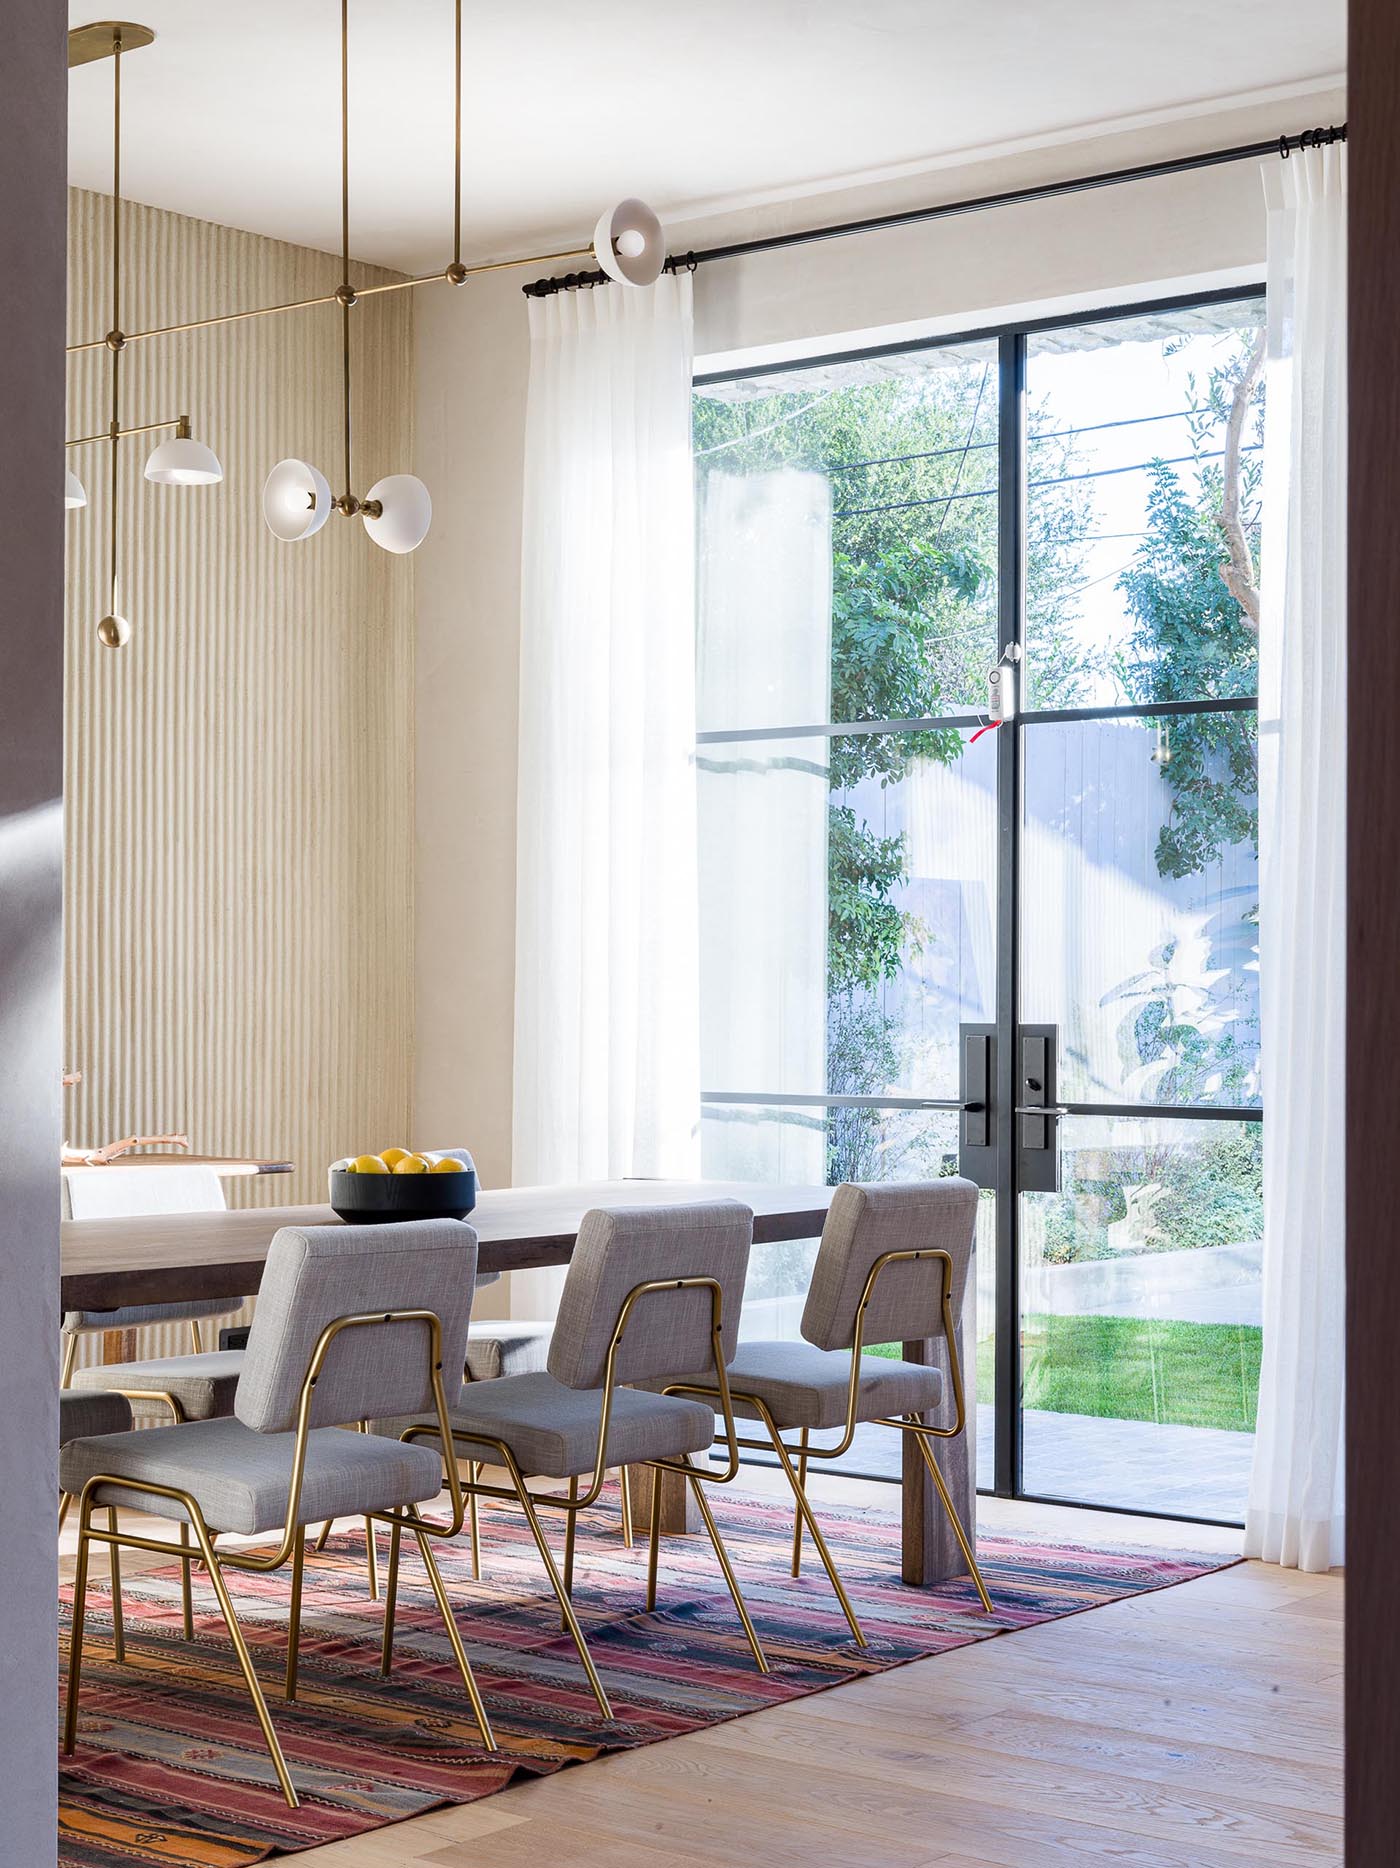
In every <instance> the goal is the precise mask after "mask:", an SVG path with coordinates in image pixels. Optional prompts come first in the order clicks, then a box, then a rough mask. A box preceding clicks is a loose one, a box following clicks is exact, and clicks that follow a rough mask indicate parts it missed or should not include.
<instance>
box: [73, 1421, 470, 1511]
mask: <svg viewBox="0 0 1400 1868" xmlns="http://www.w3.org/2000/svg"><path fill="white" fill-rule="evenodd" d="M295 1444H296V1435H295V1434H292V1433H255V1432H254V1431H253V1429H252V1428H251V1427H245V1426H244V1425H243V1423H242V1421H240V1420H202V1421H188V1422H186V1423H184V1424H183V1425H181V1426H177V1427H147V1428H144V1429H140V1430H135V1431H133V1432H131V1433H119V1434H108V1435H106V1436H104V1437H103V1438H101V1439H87V1440H74V1441H73V1442H72V1444H71V1445H69V1446H66V1447H65V1448H64V1449H63V1451H62V1453H61V1454H60V1455H59V1484H60V1486H61V1487H62V1489H63V1490H64V1491H65V1492H74V1493H77V1492H81V1491H82V1489H83V1487H84V1486H85V1485H86V1484H87V1482H88V1480H89V1479H91V1478H92V1477H93V1475H94V1474H96V1473H110V1474H111V1475H112V1476H113V1478H114V1479H120V1480H123V1481H126V1482H127V1483H122V1484H112V1485H104V1486H102V1487H101V1488H100V1490H99V1493H98V1498H97V1502H98V1503H99V1504H103V1505H121V1506H124V1507H125V1506H130V1507H132V1508H133V1509H135V1510H138V1511H151V1512H154V1513H155V1514H156V1516H157V1517H161V1518H173V1519H175V1520H176V1521H177V1522H178V1521H179V1520H180V1519H182V1518H186V1517H188V1515H189V1514H188V1512H186V1511H185V1509H184V1508H183V1506H181V1505H179V1504H177V1503H176V1502H175V1501H174V1500H173V1499H168V1498H161V1497H159V1496H156V1495H153V1494H151V1493H148V1492H143V1491H142V1483H143V1482H145V1483H147V1484H155V1485H169V1486H174V1487H176V1488H177V1489H178V1490H180V1491H183V1492H188V1493H189V1494H190V1496H191V1497H192V1498H193V1499H194V1501H195V1503H196V1504H197V1505H198V1506H199V1509H200V1510H201V1512H202V1513H203V1514H204V1520H205V1523H206V1524H207V1525H208V1526H209V1528H210V1530H211V1531H234V1532H238V1533H242V1534H243V1535H245V1536H250V1537H256V1536H260V1535H261V1534H262V1533H264V1532H266V1531H275V1530H278V1529H280V1528H281V1526H282V1525H283V1524H284V1523H285V1522H286V1517H287V1488H288V1486H289V1485H290V1483H291V1475H292V1450H293V1448H294V1446H295ZM441 1479H442V1465H441V1462H440V1460H439V1459H438V1456H437V1454H436V1453H433V1452H430V1451H428V1450H427V1449H426V1448H423V1447H416V1446H401V1445H399V1444H398V1443H397V1442H396V1441H391V1440H379V1439H376V1438H374V1436H373V1435H370V1434H362V1433H355V1432H353V1431H346V1430H344V1429H342V1428H339V1427H317V1428H315V1429H314V1430H313V1431H312V1432H311V1433H310V1434H309V1435H308V1436H307V1442H306V1472H305V1476H304V1479H303V1482H302V1489H301V1502H300V1506H299V1509H298V1511H297V1522H298V1523H299V1524H315V1523H319V1522H320V1521H321V1520H322V1519H325V1518H340V1517H358V1516H360V1515H361V1514H362V1513H363V1512H366V1511H386V1510H389V1509H390V1508H391V1507H393V1506H395V1505H410V1504H416V1503H419V1502H421V1501H422V1500H425V1499H433V1498H436V1497H437V1494H438V1491H439V1488H440V1485H441Z"/></svg>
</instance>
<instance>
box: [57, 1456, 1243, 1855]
mask: <svg viewBox="0 0 1400 1868" xmlns="http://www.w3.org/2000/svg"><path fill="white" fill-rule="evenodd" d="M711 1497H712V1498H713V1501H714V1507H715V1512H716V1515H717V1516H718V1518H719V1520H720V1524H721V1528H722V1530H723V1533H724V1536H725V1540H726V1542H727V1544H728V1546H729V1549H730V1552H731V1555H732V1556H733V1558H734V1562H735V1566H736V1568H737V1570H738V1572H739V1577H740V1581H741V1585H742V1587H743V1589H744V1592H745V1596H746V1598H747V1600H748V1604H749V1608H750V1611H751V1613H752V1614H753V1618H754V1621H755V1623H756V1624H757V1627H758V1632H759V1637H760V1639H761V1640H762V1641H763V1643H764V1646H765V1648H766V1650H767V1654H768V1658H769V1661H770V1663H771V1665H772V1672H771V1673H770V1674H768V1675H766V1676H765V1675H762V1674H760V1673H758V1671H757V1670H756V1668H755V1667H754V1664H753V1660H752V1657H751V1656H750V1654H749V1650H748V1647H747V1645H746V1644H745V1641H744V1638H743V1633H742V1630H741V1629H740V1627H739V1625H738V1620H737V1617H736V1616H735V1613H734V1608H733V1604H732V1603H731V1601H730V1599H729V1596H728V1594H727V1592H726V1591H725V1588H724V1583H723V1579H722V1578H721V1576H720V1575H719V1571H718V1568H717V1566H716V1564H715V1561H714V1553H713V1551H712V1550H711V1548H710V1544H709V1540H708V1539H707V1538H705V1537H704V1536H703V1535H701V1536H699V1537H673V1538H668V1539H667V1540H666V1541H665V1544H664V1546H663V1551H662V1557H661V1586H660V1592H659V1594H658V1598H657V1601H658V1607H657V1610H656V1612H655V1613H654V1614H651V1615H648V1614H646V1613H645V1612H644V1610H643V1608H642V1606H641V1605H642V1603H643V1602H644V1601H645V1588H646V1549H645V1544H644V1541H642V1540H639V1542H638V1544H637V1546H636V1548H635V1549H632V1550H628V1549H626V1548H625V1547H624V1545H623V1542H622V1538H621V1535H620V1532H619V1526H618V1516H617V1512H616V1509H615V1508H614V1509H613V1510H612V1511H611V1513H610V1512H609V1511H608V1510H607V1509H606V1508H605V1503H604V1504H600V1505H599V1507H598V1508H597V1509H596V1510H595V1511H594V1512H591V1513H588V1514H585V1515H584V1517H583V1518H582V1520H581V1523H580V1529H579V1540H578V1557H577V1566H576V1570H575V1588H576V1603H577V1607H578V1611H579V1616H580V1619H581V1621H582V1622H583V1625H584V1631H585V1633H586V1634H587V1636H588V1640H589V1644H590V1646H591V1647H592V1650H593V1655H594V1658H595V1660H596V1661H597V1663H598V1667H599V1670H600V1672H601V1673H602V1675H603V1681H604V1684H605V1685H606V1687H607V1690H608V1694H609V1697H610V1698H611V1700H612V1703H613V1709H614V1714H615V1717H614V1718H613V1720H612V1721H611V1723H607V1724H605V1723H603V1722H602V1721H600V1720H599V1718H598V1716H597V1709H596V1706H595V1704H594V1701H593V1699H592V1697H591V1695H590V1694H589V1691H588V1687H587V1684H586V1682H585V1680H584V1677H583V1673H582V1670H581V1668H580V1666H579V1663H578V1658H577V1655H576V1653H575V1650H574V1648H573V1645H572V1643H571V1642H570V1641H569V1639H568V1637H567V1636H566V1635H563V1634H561V1632H560V1629H559V1615H558V1608H557V1605H556V1604H555V1602H554V1599H553V1597H552V1596H551V1595H549V1594H548V1586H547V1584H546V1583H545V1581H544V1578H543V1574H542V1571H541V1569H540V1565H539V1557H538V1553H537V1552H536V1550H535V1548H534V1545H533V1544H532V1543H531V1541H530V1538H529V1534H528V1532H527V1531H526V1529H525V1527H524V1523H523V1520H522V1518H521V1516H520V1514H519V1512H518V1511H515V1510H512V1509H511V1508H510V1507H508V1506H501V1507H498V1508H494V1509H491V1508H488V1509H485V1510H484V1511H483V1513H482V1519H483V1532H484V1537H483V1549H484V1571H485V1574H484V1578H483V1580H482V1581H481V1582H479V1583H477V1582H473V1581H472V1579H471V1562H470V1551H469V1547H468V1543H467V1539H466V1537H465V1535H464V1536H463V1538H462V1539H461V1540H460V1541H459V1542H457V1543H455V1544H453V1543H444V1542H439V1543H438V1544H437V1545H436V1546H435V1548H436V1551H437V1554H438V1560H439V1563H440V1565H441V1567H442V1570H443V1574H444V1576H445V1578H446V1579H447V1586H448V1589H449V1592H450V1594H451V1596H452V1599H453V1602H454V1604H455V1605H456V1607H457V1610H458V1623H459V1626H460V1628H461V1630H462V1633H463V1636H464V1638H465V1640H466V1643H467V1648H468V1652H469V1654H470V1656H471V1660H472V1664H473V1667H474V1668H475V1670H476V1673H477V1677H478V1679H479V1680H480V1682H481V1686H482V1689H483V1691H484V1692H485V1694H486V1698H487V1704H488V1709H489V1711H490V1714H491V1718H492V1720H493V1722H494V1725H495V1730H496V1739H497V1743H498V1745H499V1750H498V1751H497V1752H495V1753H491V1752H487V1751H485V1750H484V1749H483V1748H482V1745H481V1741H480V1737H479V1735H478V1733H477V1730H476V1727H475V1725H474V1724H473V1722H472V1717H471V1710H470V1707H469V1706H468V1704H467V1700H466V1695H465V1693H464V1691H463V1688H462V1683H461V1679H460V1677H459V1675H458V1674H457V1672H456V1669H455V1666H454V1664H453V1660H452V1655H451V1651H450V1649H449V1647H448V1645H447V1641H446V1638H445V1636H444V1634H443V1632H442V1624H441V1621H440V1620H439V1618H438V1614H437V1609H436V1606H435V1604H434V1602H433V1599H432V1595H431V1593H430V1591H429V1588H428V1583H427V1578H426V1576H425V1574H424V1571H423V1568H422V1563H421V1560H420V1558H419V1556H418V1552H417V1549H416V1547H415V1546H413V1545H412V1544H409V1543H406V1544H405V1549H404V1557H403V1566H402V1570H401V1575H400V1587H399V1604H398V1616H397V1640H396V1645H395V1657H396V1658H395V1667H394V1672H393V1675H392V1677H391V1678H390V1679H389V1680H384V1679H383V1678H381V1676H380V1673H379V1636H380V1629H381V1620H380V1609H379V1605H378V1604H377V1603H374V1602H372V1601H371V1600H370V1597H369V1588H368V1582H367V1578H366V1573H365V1558H364V1540H363V1536H362V1535H359V1536H351V1535H347V1536H344V1537H337V1538H335V1539H333V1540H332V1542H331V1543H330V1544H329V1545H328V1547H327V1549H326V1550H325V1552H324V1553H323V1554H322V1555H321V1556H319V1557H308V1561H307V1566H306V1586H305V1597H304V1601H303V1610H302V1644H301V1671H300V1685H299V1697H298V1699H297V1701H296V1703H295V1704H293V1705H288V1704H287V1703H286V1702H285V1701H284V1700H283V1699H282V1697H281V1692H282V1672H283V1667H284V1662H285V1653H286V1647H285V1641H286V1618H287V1609H288V1597H289V1572H287V1571H284V1572H282V1573H281V1574H279V1575H275V1576H250V1575H246V1574H245V1575H240V1574H239V1573H238V1572H237V1571H230V1572H229V1573H228V1574H229V1587H230V1589H231V1591H232V1593H233V1597H234V1602H235V1606H236V1607H237V1609H238V1611H239V1616H240V1619H241V1621H242V1625H243V1628H244V1631H245V1633H246V1634H247V1636H248V1640H249V1644H250V1646H251V1648H252V1649H253V1653H254V1657H255V1661H256V1663H257V1666H258V1670H259V1673H260V1674H261V1676H262V1678H263V1682H264V1688H265V1691H266V1694H267V1699H268V1704H269V1707H270V1709H271V1712H272V1718H273V1722H274V1723H275V1725H276V1727H277V1730H278V1733H279V1735H280V1737H281V1740H282V1744H283V1748H284V1750H285V1751H286V1755H287V1760H288V1763H289V1765H290V1767H291V1771H292V1775H293V1778H294V1779H295V1781H296V1784H297V1789H298V1793H299V1795H300V1796H301V1799H302V1806H301V1808H300V1809H299V1810H289V1809H288V1808H287V1806H286V1804H285V1803H284V1802H283V1800H282V1795H281V1792H280V1791H279V1789H278V1787H277V1780H276V1777H275V1776H274V1774H273V1769H272V1763H271V1760H270V1759H269V1757H268V1754H267V1752H266V1750H265V1748H264V1746H263V1743H262V1738H261V1734H260V1733H259V1730H258V1727H257V1723H256V1720H255V1718H254V1715H253V1710H252V1706H251V1704H250V1702H249V1700H248V1697H247V1694H246V1691H245V1689H244V1686H243V1682H242V1678H241V1676H240V1675H239V1672H238V1668H237V1663H236V1662H235V1660H234V1657H233V1652H232V1649H231V1647H230V1645H229V1641H228V1636H227V1634H226V1632H225V1630H224V1626H223V1622H222V1620H221V1619H220V1617H219V1614H218V1609H217V1606H216V1605H215V1603H214V1599H213V1592H212V1590H211V1589H210V1587H209V1583H208V1579H207V1578H206V1577H203V1576H202V1575H201V1574H200V1572H199V1571H198V1570H196V1572H195V1603H196V1626H195V1640H194V1643H193V1645H190V1644H187V1643H186V1642H185V1641H184V1639H183V1638H182V1634H181V1624H180V1590H179V1570H178V1568H177V1567H171V1568H169V1569H162V1570H159V1571H156V1572H153V1573H148V1574H146V1575H140V1576H132V1575H128V1576H127V1578H126V1580H125V1588H124V1592H123V1599H124V1602H125V1608H126V1653H127V1659H126V1665H125V1666H122V1667H118V1666H116V1665H114V1664H113V1661H112V1654H111V1613H110V1598H109V1596H108V1594H107V1592H106V1590H105V1588H102V1589H99V1588H97V1587H94V1588H93V1589H92V1590H91V1591H90V1592H89V1597H88V1618H87V1626H86V1633H85V1638H84V1656H83V1680H82V1698H81V1702H80V1703H81V1723H80V1727H79V1741H78V1748H77V1751H76V1752H75V1753H74V1755H73V1757H71V1758H68V1759H64V1760H62V1764H63V1773H62V1791H61V1795H62V1807H61V1816H60V1839H59V1861H60V1863H61V1864H63V1865H64V1868H130V1865H131V1864H133V1863H136V1864H151V1865H152V1868H177V1865H179V1868H184V1865H186V1864H188V1865H190V1868H244V1865H245V1864H247V1863H250V1862H260V1861H265V1860H267V1859H268V1857H270V1856H276V1855H281V1854H291V1853H295V1852H297V1851H298V1850H301V1849H308V1848H313V1847H315V1846H316V1845H317V1844H319V1843H324V1842H331V1841H335V1840H338V1839H339V1838H341V1837H344V1836H352V1835H356V1834H359V1833H361V1832H363V1831H365V1830H370V1829H376V1828H379V1827H381V1826H383V1825H385V1824H388V1823H395V1822H401V1821H403V1820H404V1818H406V1817H410V1816H418V1815H421V1814H422V1813H423V1812H424V1811H426V1810H431V1809H434V1808H437V1807H440V1806H442V1805H444V1804H453V1803H470V1802H473V1801H474V1800H475V1799H476V1798H478V1797H487V1796H490V1795H491V1794H492V1793H493V1792H494V1791H497V1790H500V1789H501V1788H502V1787H503V1786H504V1785H505V1784H507V1783H509V1782H510V1781H511V1779H512V1778H514V1777H518V1776H537V1775H540V1774H542V1773H544V1772H550V1771H557V1770H560V1769H562V1768H563V1766H565V1765H566V1764H578V1763H581V1762H583V1761H585V1760H587V1759H590V1758H596V1757H598V1756H600V1755H601V1754H603V1753H606V1752H612V1751H625V1750H630V1749H632V1748H634V1747H636V1746H639V1745H649V1744H652V1743H653V1742H654V1741H655V1740H657V1739H661V1738H670V1737H672V1736H674V1735H675V1734H677V1733H680V1732H690V1731H694V1730H696V1729H697V1728H699V1727H703V1726H707V1725H716V1724H718V1723H720V1722H721V1721H722V1720H726V1719H733V1718H736V1717H738V1716H739V1715H740V1714H742V1713H747V1712H756V1711H758V1710H760V1709H761V1708H762V1707H765V1706H774V1705H782V1704H784V1703H785V1702H787V1701H789V1700H793V1699H800V1698H801V1697H803V1696H804V1695H805V1694H808V1693H818V1692H821V1691H823V1690H825V1689H826V1688H828V1687H835V1686H839V1685H840V1684H841V1683H842V1682H843V1681H846V1680H854V1679H858V1678H860V1677H861V1676H862V1675H864V1674H869V1673H879V1672H882V1671H884V1670H885V1669H887V1668H890V1667H898V1666H902V1665H903V1664H904V1663H905V1662H907V1661H911V1660H917V1659H920V1658H921V1657H923V1656H926V1655H931V1654H942V1653H946V1652H947V1651H949V1650H950V1649H952V1648H957V1647H963V1646H965V1645H967V1644H968V1643H969V1642H972V1641H981V1640H987V1639H988V1638H990V1637H992V1636H995V1635H999V1634H1006V1633H1009V1632H1012V1631H1014V1630H1015V1629H1018V1628H1027V1627H1033V1626H1034V1625H1035V1624H1036V1623H1038V1622H1044V1621H1050V1620H1053V1619H1055V1618H1056V1617H1058V1616H1061V1615H1073V1614H1077V1613H1079V1612H1080V1611H1081V1610H1084V1609H1092V1608H1098V1607H1100V1606H1102V1605H1103V1604H1105V1603H1109V1602H1118V1601H1121V1600H1122V1599H1123V1598H1124V1597H1127V1596H1134V1595H1140V1594H1143V1593H1145V1592H1147V1591H1149V1590H1154V1589H1164V1588H1167V1587H1168V1586H1170V1585H1171V1584H1173V1583H1180V1582H1185V1581H1188V1580H1190V1579H1191V1578H1193V1577H1196V1576H1201V1575H1204V1574H1205V1573H1206V1572H1208V1571H1210V1570H1215V1569H1221V1568H1224V1567H1226V1562H1227V1561H1228V1560H1222V1559H1219V1558H1215V1557H1209V1556H1194V1555H1191V1554H1189V1553H1182V1552H1175V1551H1173V1552H1170V1553H1165V1552H1153V1551H1147V1550H1131V1549H1125V1548H1117V1549H1115V1548H1112V1547H1106V1548H1095V1549H1088V1548H1082V1547H1079V1546H1074V1545H1067V1544H1039V1543H1028V1542H1024V1541H1021V1540H1018V1539H1013V1538H1009V1537H988V1536H985V1535H984V1536H983V1537H982V1538H981V1539H980V1540H979V1550H978V1554H979V1557H980V1560H981V1563H982V1569H983V1575H984V1577H985V1579H986V1582H987V1586H988V1588H989V1589H990V1591H991V1594H992V1598H993V1601H994V1602H995V1604H996V1613H995V1615H994V1616H990V1617H989V1616H986V1615H984V1614H983V1613H982V1611H981V1609H980V1607H979V1605H978V1602H977V1597H976V1593H975V1591H974V1589H973V1586H972V1583H971V1581H970V1580H969V1579H960V1580H956V1581H953V1582H950V1583H948V1584H946V1585H944V1586H942V1587H940V1588H938V1589H934V1590H915V1589H909V1588H906V1587H904V1586H903V1584H901V1582H900V1580H899V1526H898V1522H897V1520H895V1519H894V1518H892V1517H890V1516H887V1515H886V1514H883V1513H878V1512H873V1511H869V1510H866V1509H860V1508H850V1507H847V1508H844V1509H839V1508H838V1509H834V1508H832V1507H831V1506H829V1505H828V1506H826V1507H824V1509H823V1513H822V1520H823V1527H824V1529H825V1530H826V1533H827V1537H828V1541H829V1542H830V1544H831V1547H832V1552H833V1555H834V1556H835V1558H836V1562H837V1566H838V1568H839V1569H840V1571H841V1574H842V1576H843V1578H844V1579H845V1581H846V1584H847V1587H848V1588H849V1590H850V1593H851V1596H852V1599H853V1600H854V1602H855V1605H856V1610H857V1613H858V1614H859V1615H860V1617H861V1620H862V1623H863V1625H864V1628H865V1632H866V1634H867V1636H868V1637H869V1641H870V1645H869V1647H868V1648H866V1649H860V1648H857V1647H856V1646H855V1645H854V1643H853V1642H852V1641H851V1639H850V1635H849V1631H848V1630H847V1627H846V1624H845V1622H844V1620H843V1619H842V1616H841V1613H840V1610H839V1608H838V1607H837V1604H836V1601H835V1599H834V1597H833V1595H832V1592H831V1589H830V1587H829V1585H828V1583H827V1580H826V1577H825V1574H824V1573H823V1571H822V1569H821V1567H820V1565H819V1564H818V1563H817V1561H816V1559H815V1556H814V1555H813V1553H812V1552H811V1548H810V1545H809V1546H808V1547H807V1556H806V1560H805V1561H804V1565H803V1574H802V1576H801V1577H800V1578H799V1579H797V1580H794V1579H793V1577H792V1576H791V1575H790V1574H789V1562H790V1556H791V1548H792V1514H791V1511H790V1510H789V1509H786V1508H784V1507H783V1505H782V1504H781V1502H779V1501H776V1500H769V1499H758V1498H750V1497H743V1496H740V1495H738V1494H732V1493H726V1492H723V1491H720V1490H718V1489H715V1490H712V1492H711ZM546 1525H547V1527H548V1528H550V1529H551V1530H552V1531H553V1533H554V1537H555V1541H556V1546H557V1543H558V1541H559V1539H560V1536H561V1532H560V1529H559V1526H558V1525H557V1523H554V1522H553V1521H552V1520H550V1519H548V1518H547V1519H546ZM381 1551H383V1552H386V1553H387V1538H381ZM70 1595H71V1591H69V1592H65V1599H64V1620H65V1633H66V1624H67V1617H68V1613H69V1606H68V1603H69V1596H70ZM64 1671H65V1673H66V1645H65V1655H64Z"/></svg>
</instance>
